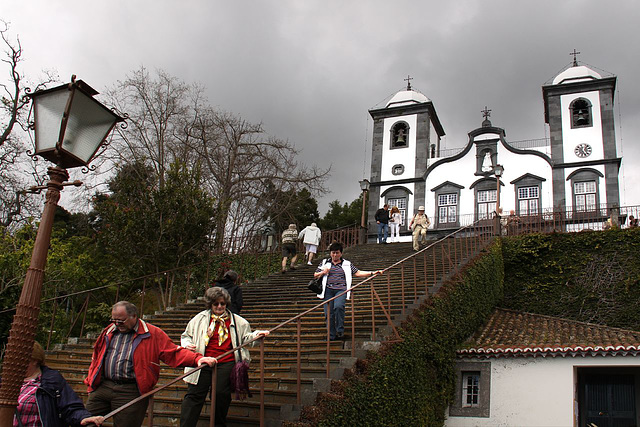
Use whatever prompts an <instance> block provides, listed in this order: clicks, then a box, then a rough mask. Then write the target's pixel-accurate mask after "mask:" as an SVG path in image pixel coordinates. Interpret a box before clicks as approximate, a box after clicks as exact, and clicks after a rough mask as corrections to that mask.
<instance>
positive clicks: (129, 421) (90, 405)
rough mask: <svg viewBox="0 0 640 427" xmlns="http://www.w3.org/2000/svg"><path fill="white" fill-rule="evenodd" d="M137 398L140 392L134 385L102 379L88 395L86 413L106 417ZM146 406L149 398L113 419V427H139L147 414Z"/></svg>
mask: <svg viewBox="0 0 640 427" xmlns="http://www.w3.org/2000/svg"><path fill="white" fill-rule="evenodd" d="M138 396H140V392H139V391H138V386H137V385H136V384H116V383H114V382H113V381H110V380H107V379H104V380H102V383H101V384H100V386H98V388H97V389H96V390H95V391H93V392H91V393H89V399H88V400H87V411H89V412H91V414H92V415H106V414H108V413H109V412H111V411H112V410H114V409H116V408H119V407H121V406H123V405H124V404H125V403H129V402H130V401H131V400H133V399H135V398H136V397H138ZM148 405H149V398H146V399H143V400H141V401H140V402H138V403H136V404H135V405H132V406H129V407H128V408H127V409H125V410H123V411H122V412H119V413H118V414H116V415H115V416H114V417H113V425H114V426H115V427H140V426H141V425H142V422H143V421H144V417H145V415H146V413H147V406H148Z"/></svg>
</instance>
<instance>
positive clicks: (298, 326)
mask: <svg viewBox="0 0 640 427" xmlns="http://www.w3.org/2000/svg"><path fill="white" fill-rule="evenodd" d="M301 335H302V318H301V317H298V320H297V321H296V342H297V352H296V355H297V360H296V404H298V405H300V404H301V402H302V386H301V382H302V374H301V372H300V370H301V369H302V362H301V360H300V359H301V357H302V348H301V345H300V339H301Z"/></svg>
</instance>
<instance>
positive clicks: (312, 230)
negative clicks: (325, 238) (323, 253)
mask: <svg viewBox="0 0 640 427" xmlns="http://www.w3.org/2000/svg"><path fill="white" fill-rule="evenodd" d="M321 236H322V232H321V231H320V229H319V228H318V226H317V225H316V223H315V222H312V223H311V225H310V226H308V227H305V228H304V229H303V230H302V231H301V232H300V234H298V239H302V243H304V252H305V253H304V255H305V256H306V257H307V264H308V265H311V262H312V261H313V256H314V255H315V254H316V253H317V252H318V245H320V237H321Z"/></svg>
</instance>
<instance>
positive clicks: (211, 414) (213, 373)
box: [201, 363, 218, 427]
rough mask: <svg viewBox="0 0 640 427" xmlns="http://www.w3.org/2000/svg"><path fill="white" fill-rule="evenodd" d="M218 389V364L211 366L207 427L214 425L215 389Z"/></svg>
mask: <svg viewBox="0 0 640 427" xmlns="http://www.w3.org/2000/svg"><path fill="white" fill-rule="evenodd" d="M201 374H202V372H201ZM217 387H218V364H217V363H216V364H215V365H213V369H212V370H211V405H210V408H209V427H215V425H216V398H217V393H216V388H217Z"/></svg>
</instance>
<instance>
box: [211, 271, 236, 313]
mask: <svg viewBox="0 0 640 427" xmlns="http://www.w3.org/2000/svg"><path fill="white" fill-rule="evenodd" d="M237 281H238V273H236V272H235V271H233V270H228V271H227V272H226V273H224V276H222V279H220V280H218V281H216V282H215V283H214V284H213V285H212V286H219V287H221V288H224V289H226V290H227V292H229V295H231V305H229V306H228V307H227V308H228V309H229V311H230V312H232V313H234V314H240V311H241V310H242V288H240V287H239V286H238V285H236V282H237Z"/></svg>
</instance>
